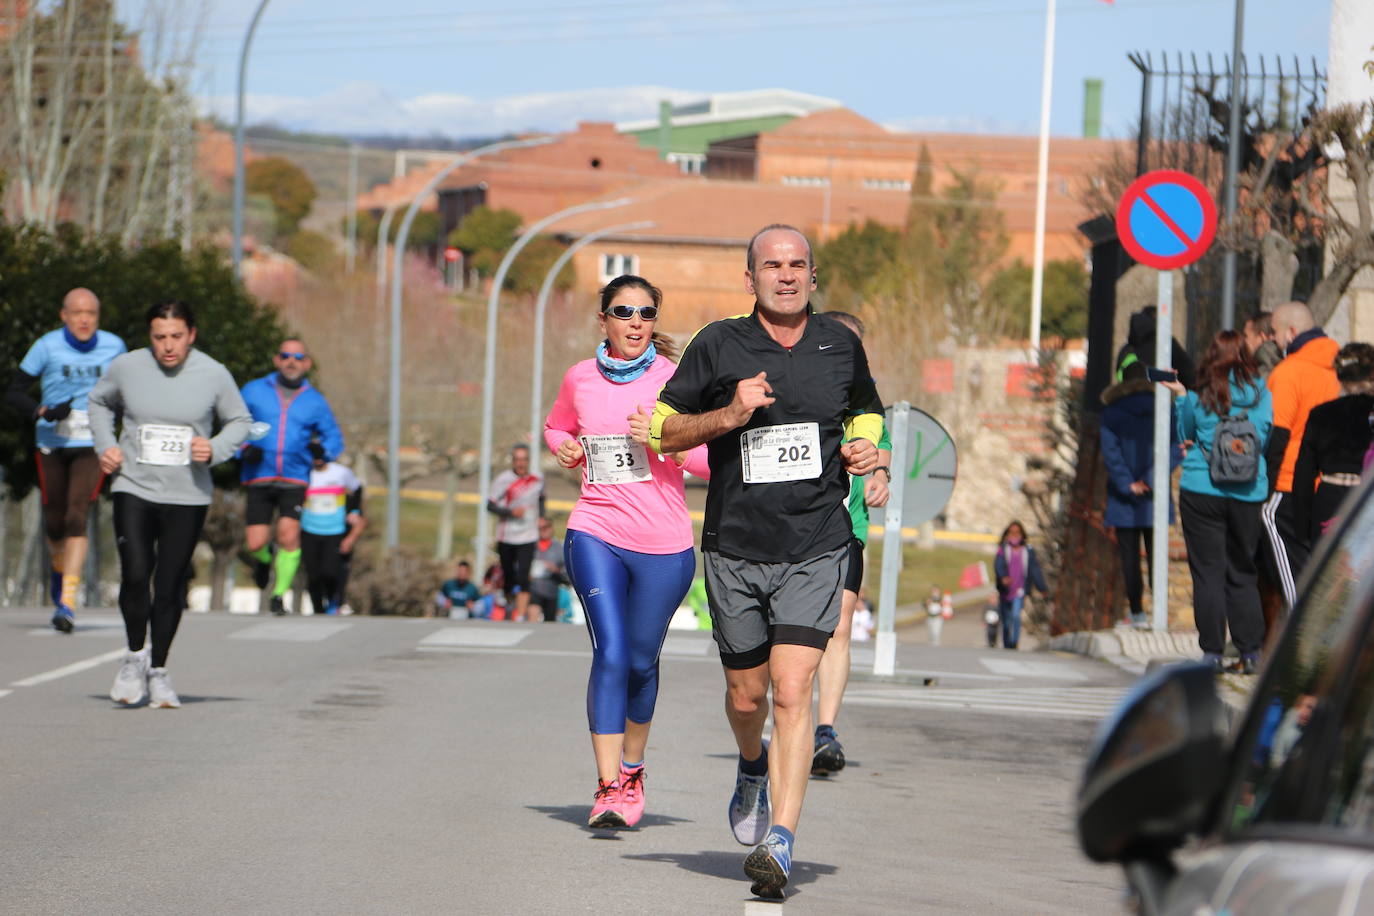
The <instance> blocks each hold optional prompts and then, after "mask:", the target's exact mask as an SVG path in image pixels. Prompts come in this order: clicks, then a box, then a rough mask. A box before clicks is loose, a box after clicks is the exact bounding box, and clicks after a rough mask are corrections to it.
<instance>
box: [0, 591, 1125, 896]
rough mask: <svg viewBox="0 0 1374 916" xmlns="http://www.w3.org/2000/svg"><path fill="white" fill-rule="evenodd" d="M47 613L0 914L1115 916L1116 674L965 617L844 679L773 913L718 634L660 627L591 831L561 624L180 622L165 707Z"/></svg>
mask: <svg viewBox="0 0 1374 916" xmlns="http://www.w3.org/2000/svg"><path fill="white" fill-rule="evenodd" d="M46 616H47V615H46V613H45V612H43V611H36V610H21V609H8V610H3V611H0V760H2V761H3V767H0V836H3V837H4V838H5V843H4V846H5V849H4V854H3V856H0V912H2V913H6V914H9V913H16V914H18V913H23V914H48V913H110V914H123V913H131V914H132V913H139V914H162V913H169V914H180V913H215V914H221V913H224V914H238V913H255V914H256V913H292V914H314V913H320V914H325V913H328V914H338V913H397V914H401V913H405V914H421V913H424V914H427V913H483V914H484V913H581V912H598V913H627V914H629V913H635V914H639V913H665V914H675V913H684V914H688V913H691V914H695V913H740V912H744V913H746V914H748V913H763V914H782V913H796V914H801V913H817V914H830V916H833V914H851V913H894V912H901V913H977V914H997V913H1007V914H1033V913H1066V914H1067V913H1071V914H1082V913H1110V912H1118V911H1120V908H1121V900H1122V891H1121V888H1122V880H1121V877H1120V874H1119V872H1118V871H1116V870H1115V869H1112V868H1107V867H1099V866H1094V865H1092V864H1090V863H1088V862H1087V861H1086V860H1085V859H1084V858H1083V857H1082V856H1081V854H1080V853H1079V852H1078V851H1077V848H1076V845H1075V842H1074V839H1073V834H1072V828H1071V822H1070V814H1069V812H1070V798H1071V796H1072V793H1073V792H1074V790H1075V788H1076V783H1077V779H1078V775H1079V772H1080V769H1081V758H1082V754H1083V749H1084V747H1085V745H1086V743H1087V741H1088V740H1089V739H1090V737H1091V735H1092V732H1093V729H1094V727H1095V722H1096V720H1097V719H1098V718H1099V717H1100V716H1101V715H1103V714H1104V712H1105V711H1106V710H1108V709H1110V707H1111V705H1112V704H1113V703H1114V702H1115V700H1116V699H1117V698H1118V697H1119V696H1120V694H1121V693H1122V691H1123V690H1124V688H1125V687H1126V686H1127V685H1128V684H1129V679H1128V678H1127V677H1126V676H1125V675H1122V674H1120V673H1119V672H1117V671H1115V669H1111V668H1109V667H1106V666H1103V665H1101V664H1100V663H1097V662H1093V661H1089V660H1085V659H1080V658H1076V657H1068V656H1060V655H1053V654H1049V653H1043V652H1025V651H1023V652H1020V653H1016V654H1013V653H1010V652H1005V651H997V650H987V649H981V648H977V647H976V640H975V638H974V637H973V636H969V635H968V634H971V633H976V629H977V628H976V621H970V623H971V624H973V626H971V627H963V628H962V629H960V628H958V627H955V628H953V629H952V630H947V631H946V634H947V635H946V640H945V642H946V645H945V646H943V647H938V648H937V647H929V646H925V645H918V644H916V643H917V642H918V641H919V636H920V635H921V634H913V635H914V636H916V637H917V638H913V639H912V640H911V641H910V642H907V643H903V644H902V645H901V646H900V648H899V655H898V668H899V675H900V677H899V679H898V680H896V681H877V680H874V679H871V678H867V677H864V676H863V675H862V672H861V671H856V679H855V680H854V681H852V682H851V686H850V694H849V698H848V700H847V703H846V707H845V710H844V713H843V715H842V717H841V720H840V722H839V730H840V735H841V738H842V739H843V740H844V742H845V746H846V749H847V752H848V754H849V758H850V765H849V767H848V768H847V769H845V770H844V771H843V772H842V773H841V774H839V775H838V776H836V777H834V778H831V779H813V780H812V781H811V784H810V787H809V789H808V794H807V799H806V808H805V816H804V818H803V821H802V824H801V829H800V831H799V834H798V844H797V847H796V861H795V864H794V868H793V874H792V883H791V884H790V885H789V888H788V896H787V899H786V901H785V903H783V904H776V903H765V902H762V901H756V900H753V899H752V898H751V897H750V894H749V884H748V881H747V880H746V879H745V878H744V877H743V875H742V873H741V871H740V864H741V862H742V860H743V857H744V855H745V853H746V852H747V850H746V849H745V848H744V847H741V846H739V845H737V844H736V843H735V841H734V839H733V837H732V836H731V835H730V833H729V828H728V826H727V824H726V819H725V808H726V804H727V801H728V799H729V795H730V792H731V789H732V786H733V779H734V766H735V763H734V761H735V752H734V748H733V743H732V741H731V738H730V734H729V730H728V728H727V727H726V724H725V721H724V716H723V714H722V712H721V705H722V696H723V691H722V685H723V682H722V679H721V675H720V668H719V663H718V661H717V660H716V658H715V654H714V648H713V645H712V644H711V643H710V640H709V636H708V635H707V634H700V633H695V632H678V631H674V632H672V633H670V635H669V639H668V642H667V643H666V645H665V654H664V663H663V674H662V690H661V693H660V700H659V706H658V714H657V720H656V724H655V728H654V732H653V736H652V739H651V742H650V748H649V754H648V768H647V773H648V784H647V797H648V809H647V810H648V813H647V814H646V815H645V817H644V820H643V822H642V823H641V826H640V828H639V829H637V830H632V831H621V832H613V831H593V830H589V829H587V828H586V827H584V826H582V825H583V824H584V823H585V818H586V814H587V811H588V809H589V807H590V804H591V791H592V789H593V788H594V787H595V776H594V769H593V766H592V757H591V751H590V746H589V742H588V740H587V737H586V724H585V722H586V720H585V712H584V694H585V683H586V673H587V665H588V659H589V651H588V642H587V638H586V635H585V632H584V631H583V630H581V629H579V628H574V627H569V626H563V625H553V624H548V625H537V626H536V625H517V624H502V623H489V622H479V621H472V622H468V621H446V620H408V619H379V618H368V619H362V618H289V619H283V620H277V619H261V618H258V617H243V616H231V615H225V614H192V615H188V617H187V618H186V620H185V621H184V622H183V625H182V631H181V633H180V634H179V636H178V639H177V643H176V645H175V646H174V648H173V654H172V658H171V660H170V664H169V666H168V667H169V670H170V671H171V672H172V675H173V680H174V682H175V685H176V687H177V689H178V691H179V692H180V694H181V698H182V701H183V703H184V706H183V707H182V708H181V709H179V710H160V709H159V710H154V709H147V708H134V709H125V708H119V707H116V706H115V705H114V704H112V703H111V702H110V700H109V698H108V691H109V689H110V683H111V681H112V680H113V678H114V674H115V670H116V668H117V666H118V661H117V660H116V657H117V655H118V653H119V651H120V649H121V647H122V645H123V643H122V629H121V626H120V624H119V622H118V618H117V616H116V615H114V614H113V612H110V611H105V612H99V611H95V612H87V613H83V614H82V615H81V619H80V621H79V623H80V627H79V629H78V631H77V633H76V634H75V635H72V636H61V635H58V634H56V633H54V632H53V631H51V630H49V629H47V628H46V625H45V624H46ZM952 636H957V637H958V638H953V639H952V638H951V637H952ZM960 642H963V643H965V645H959V643H960ZM951 643H953V644H951ZM869 651H870V650H867V649H865V648H863V647H859V648H858V650H857V651H856V666H861V665H862V664H865V663H866V664H870V665H871V654H869ZM83 665H84V666H85V667H83ZM927 680H929V681H930V682H931V683H930V685H927V683H926V682H927Z"/></svg>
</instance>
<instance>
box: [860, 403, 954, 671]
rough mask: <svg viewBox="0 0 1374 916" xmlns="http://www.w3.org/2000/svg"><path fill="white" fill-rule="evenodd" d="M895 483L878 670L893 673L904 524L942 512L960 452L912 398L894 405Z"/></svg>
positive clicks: (890, 428)
mask: <svg viewBox="0 0 1374 916" xmlns="http://www.w3.org/2000/svg"><path fill="white" fill-rule="evenodd" d="M887 432H888V436H889V437H890V438H891V439H892V486H891V488H890V491H889V495H888V500H887V507H886V508H885V509H883V510H882V514H883V521H882V524H883V567H882V577H881V579H879V583H880V584H879V597H878V627H877V631H876V632H875V634H874V645H873V650H874V651H873V673H874V674H882V675H890V674H892V673H893V672H895V671H896V661H897V632H896V622H897V581H898V579H899V577H900V573H901V570H902V528H903V527H906V526H911V525H922V524H924V523H926V522H928V521H930V520H931V519H932V518H934V517H935V516H937V515H939V514H940V511H941V510H943V509H944V507H945V505H946V504H947V503H948V502H949V497H950V495H951V494H952V493H953V492H954V478H955V472H956V471H957V469H958V457H957V455H956V453H955V449H954V440H953V439H952V438H950V435H949V433H948V432H946V431H945V428H944V427H943V426H941V425H940V424H939V423H938V422H936V420H935V418H934V417H932V416H930V415H929V414H927V413H925V412H924V411H921V410H917V409H916V408H914V407H912V406H911V405H910V404H909V403H907V402H906V401H898V402H897V403H895V404H893V405H892V407H890V408H889V409H888V416H887Z"/></svg>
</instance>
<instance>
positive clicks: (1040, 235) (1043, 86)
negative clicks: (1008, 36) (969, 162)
mask: <svg viewBox="0 0 1374 916" xmlns="http://www.w3.org/2000/svg"><path fill="white" fill-rule="evenodd" d="M1054 3H1055V0H1049V6H1048V9H1047V10H1046V12H1045V64H1044V71H1043V72H1042V74H1041V77H1040V161H1039V164H1038V166H1037V171H1036V180H1035V263H1034V266H1033V267H1032V268H1031V319H1030V345H1031V350H1033V351H1035V350H1039V349H1040V311H1041V307H1042V304H1043V296H1044V287H1045V204H1046V197H1047V196H1048V194H1049V181H1050V90H1051V89H1052V87H1053V85H1054Z"/></svg>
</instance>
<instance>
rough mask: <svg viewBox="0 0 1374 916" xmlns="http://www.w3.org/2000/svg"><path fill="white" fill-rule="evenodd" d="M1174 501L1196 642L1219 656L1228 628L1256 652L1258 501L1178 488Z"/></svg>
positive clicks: (1260, 618) (1259, 631)
mask: <svg viewBox="0 0 1374 916" xmlns="http://www.w3.org/2000/svg"><path fill="white" fill-rule="evenodd" d="M1178 505H1179V515H1180V517H1181V518H1182V520H1183V539H1184V541H1185V542H1187V544H1188V568H1189V570H1191V571H1192V574H1193V617H1194V619H1195V620H1196V622H1197V632H1198V638H1197V641H1198V645H1199V646H1201V647H1202V651H1203V652H1211V653H1215V654H1217V655H1220V654H1221V653H1222V651H1223V650H1224V649H1225V648H1226V630H1227V628H1228V627H1229V628H1230V630H1231V641H1232V642H1234V643H1235V644H1236V649H1238V650H1239V651H1240V652H1241V654H1242V655H1248V654H1254V653H1258V652H1259V650H1260V646H1261V645H1262V644H1263V643H1264V615H1263V613H1262V612H1261V611H1260V598H1259V581H1258V578H1259V574H1258V571H1257V570H1256V567H1255V548H1256V547H1257V546H1258V544H1259V536H1260V506H1261V503H1245V502H1241V501H1240V500H1236V499H1228V498H1226V497H1224V496H1211V495H1208V494H1205V493H1193V492H1190V491H1188V490H1182V491H1180V493H1179V500H1178Z"/></svg>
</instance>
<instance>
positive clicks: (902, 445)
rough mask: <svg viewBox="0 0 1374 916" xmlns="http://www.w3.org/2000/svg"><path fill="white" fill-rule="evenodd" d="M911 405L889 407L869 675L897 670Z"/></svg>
mask: <svg viewBox="0 0 1374 916" xmlns="http://www.w3.org/2000/svg"><path fill="white" fill-rule="evenodd" d="M910 416H911V405H910V404H909V403H907V402H906V401H898V402H897V403H895V404H893V405H892V421H891V423H890V424H889V425H888V430H887V432H888V437H889V438H890V439H891V440H892V465H891V466H892V467H894V468H896V469H897V471H896V473H894V474H892V486H891V487H890V490H889V495H888V499H887V511H885V512H884V513H883V572H882V578H881V579H879V595H878V629H877V632H876V633H875V634H874V643H873V673H874V674H878V675H891V674H892V673H894V672H895V671H896V670H897V630H896V626H897V579H898V578H899V574H900V573H901V570H902V498H903V496H905V495H906V479H907V476H908V475H907V471H906V468H907V466H908V465H909V464H910V457H911V456H909V455H908V454H907V441H906V440H907V421H908V420H909V419H910Z"/></svg>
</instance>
